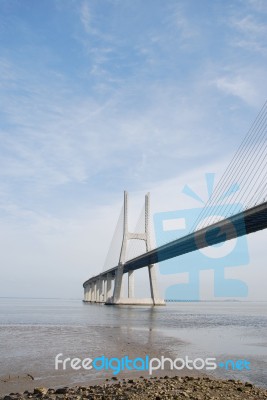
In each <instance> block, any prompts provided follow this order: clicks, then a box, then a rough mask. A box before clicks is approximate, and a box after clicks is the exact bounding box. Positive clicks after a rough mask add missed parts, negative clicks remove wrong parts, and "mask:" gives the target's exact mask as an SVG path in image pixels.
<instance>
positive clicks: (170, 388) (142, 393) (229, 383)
mask: <svg viewBox="0 0 267 400" xmlns="http://www.w3.org/2000/svg"><path fill="white" fill-rule="evenodd" d="M19 399H21V400H26V399H32V400H34V399H52V400H60V399H62V400H74V399H76V400H82V399H88V400H100V399H101V400H131V399H133V400H134V399H136V400H147V399H151V400H152V399H154V400H164V399H173V400H175V399H176V400H180V399H181V400H186V399H190V400H226V399H232V400H239V399H240V400H241V399H242V400H267V390H266V389H262V388H258V387H256V386H254V385H252V384H251V383H249V382H241V381H236V380H233V379H230V380H218V379H211V378H209V377H191V376H185V377H178V376H173V377H168V376H165V377H160V378H159V377H155V378H148V379H147V378H143V377H140V378H138V379H121V380H117V378H116V377H114V378H112V379H107V380H106V383H105V384H103V385H91V386H75V387H61V388H58V389H47V388H44V387H39V388H35V389H34V390H33V391H32V392H30V391H27V390H26V391H25V392H24V393H10V394H9V395H6V396H3V397H0V400H19Z"/></svg>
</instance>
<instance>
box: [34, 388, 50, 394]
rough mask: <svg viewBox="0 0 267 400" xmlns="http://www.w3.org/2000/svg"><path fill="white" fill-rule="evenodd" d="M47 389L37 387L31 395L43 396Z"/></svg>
mask: <svg viewBox="0 0 267 400" xmlns="http://www.w3.org/2000/svg"><path fill="white" fill-rule="evenodd" d="M47 391H48V389H46V388H44V387H37V388H34V390H33V393H34V394H40V395H45V394H46V393H47Z"/></svg>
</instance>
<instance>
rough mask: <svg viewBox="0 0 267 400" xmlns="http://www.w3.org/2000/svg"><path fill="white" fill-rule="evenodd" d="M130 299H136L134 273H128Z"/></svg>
mask: <svg viewBox="0 0 267 400" xmlns="http://www.w3.org/2000/svg"><path fill="white" fill-rule="evenodd" d="M128 297H129V298H132V297H134V271H129V272H128Z"/></svg>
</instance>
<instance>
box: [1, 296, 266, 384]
mask: <svg viewBox="0 0 267 400" xmlns="http://www.w3.org/2000/svg"><path fill="white" fill-rule="evenodd" d="M58 353H63V355H64V357H80V358H85V357H96V356H100V355H102V354H105V355H106V356H108V357H112V356H115V357H116V356H123V355H125V354H129V355H130V356H132V357H138V356H139V357H142V356H144V355H145V354H149V355H151V356H153V355H158V354H162V355H163V356H167V355H171V356H172V357H173V358H177V357H185V356H186V355H188V356H189V357H190V358H193V359H194V358H196V357H201V358H206V357H216V358H217V360H218V361H224V360H227V359H234V360H238V359H246V360H248V361H249V362H250V363H251V370H250V371H247V370H245V371H225V370H223V369H217V370H216V371H215V372H214V373H213V375H215V376H217V377H222V378H225V377H227V378H236V379H241V380H244V381H250V382H253V383H255V384H257V385H260V386H265V387H267V373H266V371H267V303H264V302H262V303H260V302H258V303H256V302H255V303H249V302H221V303H220V302H200V303H175V304H170V303H169V304H167V306H166V307H154V308H152V307H140V306H139V307H133V306H122V307H112V306H103V305H93V304H84V303H83V302H82V301H80V300H59V299H7V298H2V299H0V360H1V364H0V377H3V376H7V375H11V376H14V375H17V376H20V375H21V374H26V373H30V374H32V375H33V376H34V377H35V379H36V380H38V379H39V380H43V379H44V378H45V379H46V380H48V381H49V382H52V383H53V379H54V378H56V379H57V381H56V382H57V384H61V383H62V384H63V383H66V379H67V381H68V382H69V383H71V384H73V383H75V382H81V381H85V380H88V371H86V372H84V371H68V372H64V374H63V373H62V372H60V371H57V372H55V368H54V360H55V356H56V354H58ZM66 374H67V375H66ZM90 374H91V376H92V374H95V376H94V377H95V378H97V376H99V372H97V371H94V372H90Z"/></svg>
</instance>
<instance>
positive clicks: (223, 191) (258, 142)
mask: <svg viewBox="0 0 267 400" xmlns="http://www.w3.org/2000/svg"><path fill="white" fill-rule="evenodd" d="M266 139H267V102H266V103H265V104H264V106H263V107H262V109H261V111H260V113H259V114H258V116H257V118H256V120H255V121H254V123H253V125H252V126H251V128H250V130H249V131H248V133H247V135H246V137H245V138H244V140H243V142H242V143H241V145H240V146H239V148H238V150H237V152H236V153H235V155H234V157H233V158H232V160H231V162H230V164H229V165H228V167H227V169H226V171H225V173H224V174H223V176H222V178H221V179H220V181H219V183H218V185H217V186H216V188H215V190H214V192H213V193H212V195H211V196H210V198H209V200H208V202H207V203H206V205H205V207H204V208H203V209H202V211H201V212H200V214H199V216H198V218H197V219H196V221H195V222H194V225H193V226H192V228H191V231H190V233H189V234H187V235H186V236H183V237H180V238H177V239H175V240H172V241H171V242H169V243H166V244H163V245H161V246H158V247H156V248H152V246H151V238H150V236H151V235H150V198H149V194H147V195H146V197H145V206H144V208H143V210H142V212H141V215H140V218H139V220H138V223H137V226H136V228H135V230H134V232H130V231H129V229H128V195H127V193H126V192H124V203H123V208H122V211H121V214H120V217H119V220H118V223H117V226H116V229H115V233H114V236H113V239H112V242H111V246H110V249H109V252H108V256H107V259H106V262H105V265H104V269H103V272H101V273H100V274H99V275H97V276H93V277H91V278H90V279H88V280H87V281H86V282H84V284H83V287H84V301H86V302H96V303H105V304H151V305H163V304H164V301H163V300H162V299H160V298H159V294H158V288H157V282H156V269H155V264H156V263H158V262H162V261H165V260H168V259H170V258H174V257H178V256H181V255H183V254H186V253H190V252H193V251H197V250H199V249H202V248H205V247H209V246H213V245H216V244H218V243H222V242H225V241H228V240H231V239H234V238H237V237H240V236H243V235H248V234H250V233H253V232H257V231H259V230H262V229H265V228H266V227H267V202H266V200H267V140H266ZM226 198H227V204H226V202H225V199H226ZM229 203H230V206H229ZM211 209H213V213H212V215H211V213H210V210H211ZM216 210H219V212H216ZM218 215H223V216H224V218H223V219H220V220H218V219H219V218H218ZM144 267H146V268H147V269H148V274H149V283H150V294H151V296H150V298H148V299H137V298H135V296H134V271H135V270H138V269H140V268H144ZM124 274H128V295H127V297H125V296H123V275H124Z"/></svg>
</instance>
